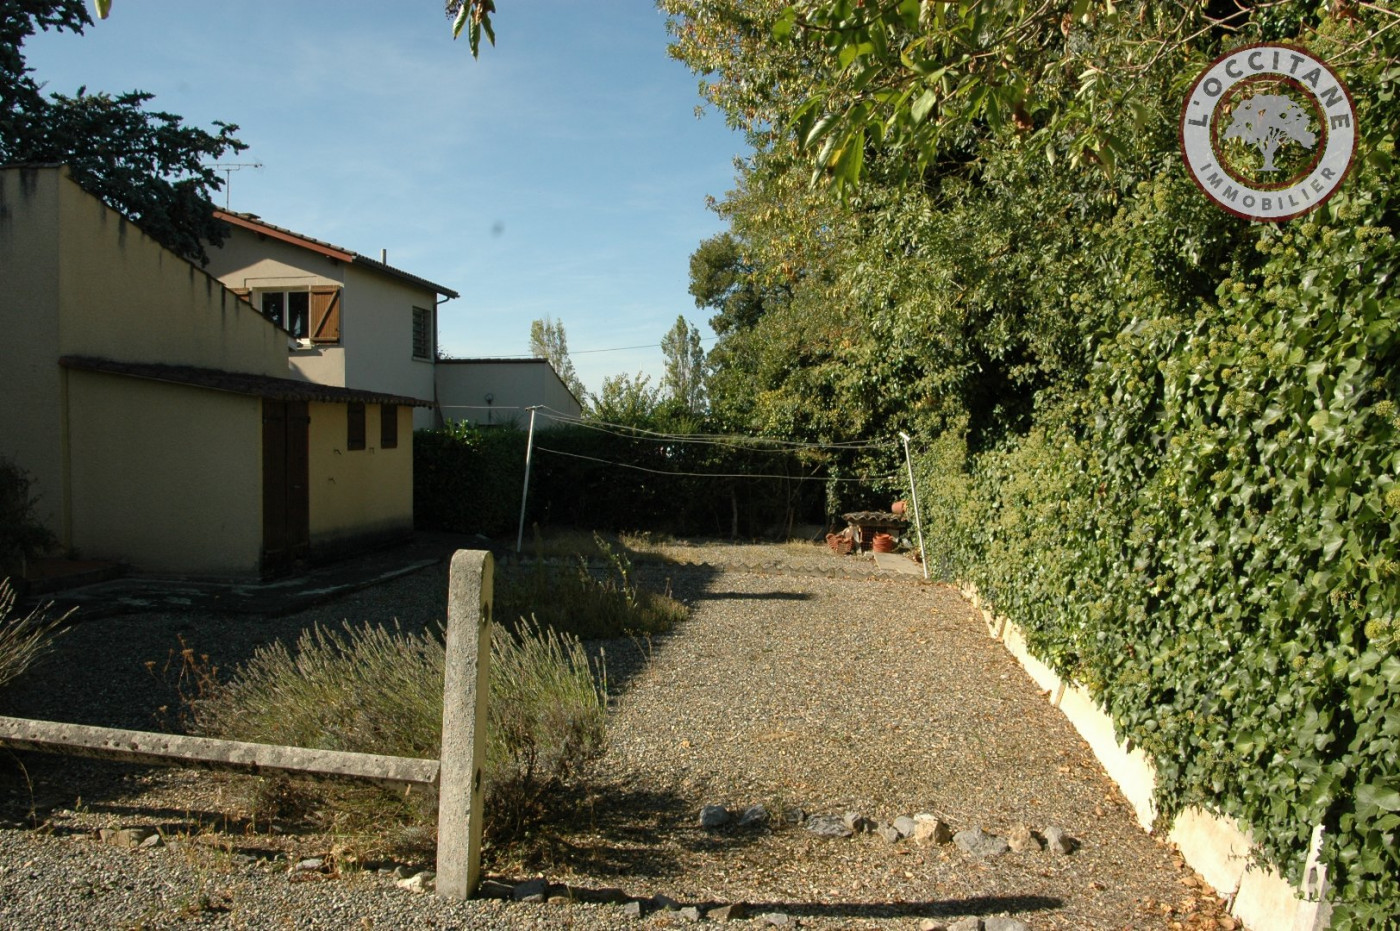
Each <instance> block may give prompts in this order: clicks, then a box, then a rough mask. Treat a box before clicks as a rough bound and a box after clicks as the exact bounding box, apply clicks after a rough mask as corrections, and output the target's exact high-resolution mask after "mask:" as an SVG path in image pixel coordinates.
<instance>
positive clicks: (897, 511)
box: [890, 501, 909, 517]
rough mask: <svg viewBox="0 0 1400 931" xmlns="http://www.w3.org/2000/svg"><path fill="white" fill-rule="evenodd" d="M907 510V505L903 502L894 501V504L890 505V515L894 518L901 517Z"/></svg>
mask: <svg viewBox="0 0 1400 931" xmlns="http://www.w3.org/2000/svg"><path fill="white" fill-rule="evenodd" d="M908 510H909V505H908V503H906V502H904V501H896V502H895V503H894V504H891V505H890V513H891V514H894V515H895V516H896V517H903V516H904V515H905V513H906V512H907V511H908Z"/></svg>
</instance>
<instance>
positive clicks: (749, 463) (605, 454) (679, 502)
mask: <svg viewBox="0 0 1400 931" xmlns="http://www.w3.org/2000/svg"><path fill="white" fill-rule="evenodd" d="M526 441H527V436H526V433H525V432H524V431H522V430H518V429H514V428H506V427H496V428H489V429H484V430H483V429H478V428H475V427H471V426H469V425H462V424H457V425H454V426H452V427H450V428H447V429H443V430H428V431H419V432H418V433H416V434H415V435H414V469H413V478H414V519H415V522H416V525H417V526H418V527H419V528H420V529H440V530H454V531H463V532H469V533H481V534H484V535H486V536H490V537H506V536H513V535H514V534H515V532H516V530H517V527H518V522H519V518H520V494H521V490H522V488H523V486H524V475H525V472H524V470H525V448H526ZM535 444H536V451H535V455H534V460H533V464H532V466H531V474H530V497H529V503H528V508H527V512H526V520H527V521H528V522H529V523H530V524H536V523H538V524H540V525H542V526H555V527H560V526H562V527H575V528H582V529H588V530H603V531H632V530H652V531H659V532H666V533H675V534H689V535H697V536H728V535H729V533H730V531H731V529H732V527H733V515H734V513H735V511H736V510H737V512H738V515H739V533H740V535H741V536H745V537H756V536H762V535H765V534H768V533H771V532H773V531H775V530H776V529H779V528H782V527H784V526H785V525H786V524H787V522H788V520H789V518H791V519H792V520H794V521H797V522H821V521H822V520H823V519H824V515H823V504H822V503H823V494H824V492H825V489H824V487H823V485H822V483H820V482H801V481H796V480H794V481H785V480H784V479H771V478H726V477H708V476H734V475H753V474H763V475H772V474H776V475H792V476H794V479H795V478H796V477H797V476H801V475H803V474H804V470H803V468H802V464H801V463H800V462H798V461H797V460H796V459H795V458H794V457H792V456H775V455H773V454H772V453H758V452H755V451H752V450H744V449H733V448H729V447H717V446H713V445H703V444H689V443H666V442H662V441H659V440H656V439H641V438H638V437H636V436H626V435H618V432H616V431H614V432H603V431H600V430H596V429H590V428H587V427H557V428H554V429H550V430H541V431H538V432H537V433H536V434H535ZM620 464H625V465H620ZM627 466H631V467H632V468H628V467H627ZM683 473H698V474H699V475H700V476H706V477H697V476H696V475H695V474H683Z"/></svg>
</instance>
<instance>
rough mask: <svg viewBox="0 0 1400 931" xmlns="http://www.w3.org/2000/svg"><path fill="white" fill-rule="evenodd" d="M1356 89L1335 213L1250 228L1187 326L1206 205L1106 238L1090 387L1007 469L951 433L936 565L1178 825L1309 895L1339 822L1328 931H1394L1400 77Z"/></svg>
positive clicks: (1331, 853)
mask: <svg viewBox="0 0 1400 931" xmlns="http://www.w3.org/2000/svg"><path fill="white" fill-rule="evenodd" d="M1368 78H1369V80H1370V81H1372V82H1373V83H1369V84H1368V83H1367V81H1368ZM1352 80H1353V82H1354V83H1353V86H1352V91H1353V94H1354V95H1355V96H1356V98H1357V102H1358V107H1359V109H1360V118H1359V120H1358V122H1359V124H1360V125H1361V126H1363V127H1370V129H1371V132H1370V133H1369V135H1368V137H1367V139H1366V140H1365V142H1364V143H1363V150H1362V152H1361V153H1360V156H1359V158H1358V164H1357V166H1356V168H1355V174H1354V176H1353V177H1352V178H1350V179H1349V180H1348V182H1347V184H1346V186H1345V188H1344V193H1343V194H1341V195H1339V196H1337V197H1336V198H1335V199H1334V200H1332V201H1331V202H1330V203H1329V204H1327V205H1326V206H1325V207H1324V208H1323V209H1322V210H1320V211H1318V212H1317V213H1315V214H1313V215H1311V216H1310V217H1308V218H1305V219H1302V220H1298V221H1294V222H1292V223H1289V224H1283V225H1266V224H1256V225H1246V224H1243V223H1238V224H1233V228H1232V229H1229V230H1227V231H1226V234H1227V235H1229V236H1231V237H1237V241H1243V242H1245V243H1247V244H1252V247H1253V250H1254V252H1255V253H1256V254H1257V258H1256V259H1255V260H1254V261H1252V262H1240V261H1236V262H1235V263H1234V264H1233V265H1232V266H1230V267H1229V268H1227V269H1225V270H1224V272H1225V273H1224V274H1222V275H1221V276H1220V278H1219V284H1218V288H1217V289H1216V294H1215V298H1214V300H1213V301H1204V302H1200V303H1199V304H1198V305H1197V306H1195V307H1191V306H1189V305H1188V304H1186V303H1185V302H1183V301H1181V300H1180V299H1179V298H1180V294H1179V292H1176V291H1174V290H1173V287H1172V284H1171V280H1170V276H1169V275H1167V274H1164V273H1163V272H1162V267H1164V266H1165V265H1166V264H1169V263H1168V262H1167V259H1169V258H1170V256H1171V255H1172V254H1173V253H1174V251H1175V253H1176V254H1179V252H1180V250H1181V248H1182V246H1181V240H1182V237H1183V236H1189V235H1190V230H1189V229H1188V230H1186V232H1185V233H1183V232H1182V231H1181V230H1177V231H1175V232H1174V233H1173V234H1172V236H1171V237H1167V239H1162V238H1161V228H1162V226H1163V221H1162V218H1163V217H1183V216H1189V212H1190V210H1191V207H1190V204H1188V203H1187V200H1186V199H1187V198H1191V197H1199V195H1198V194H1197V193H1196V192H1195V191H1193V190H1192V189H1191V188H1190V185H1189V183H1187V182H1186V181H1185V180H1184V179H1183V178H1182V177H1181V175H1180V172H1179V170H1177V169H1175V168H1173V167H1170V166H1169V167H1166V168H1164V169H1163V171H1162V172H1161V173H1160V174H1159V176H1158V177H1157V178H1156V179H1154V180H1152V181H1151V182H1148V183H1145V184H1144V185H1143V186H1142V187H1141V189H1140V190H1139V191H1138V196H1137V197H1136V198H1135V199H1134V202H1133V203H1131V204H1128V205H1125V207H1124V209H1123V210H1122V211H1121V212H1120V215H1119V217H1118V219H1117V220H1116V221H1115V223H1114V224H1113V225H1112V227H1110V228H1107V229H1103V230H1096V231H1094V233H1093V234H1092V235H1090V236H1086V240H1087V242H1086V249H1096V250H1101V251H1102V254H1103V255H1104V256H1105V257H1106V264H1110V265H1112V264H1114V263H1115V262H1117V263H1121V264H1120V268H1122V269H1124V270H1125V274H1123V275H1121V276H1117V277H1114V278H1113V279H1111V280H1110V281H1108V282H1106V284H1105V286H1104V287H1105V290H1104V293H1103V294H1101V295H1098V296H1097V297H1098V298H1099V299H1101V300H1104V301H1108V302H1111V303H1112V305H1113V306H1114V307H1115V308H1116V309H1117V310H1116V313H1117V319H1118V321H1119V326H1118V330H1117V332H1116V333H1113V334H1109V335H1107V336H1106V337H1104V338H1103V339H1102V340H1101V341H1100V342H1099V344H1098V348H1097V355H1096V359H1095V364H1094V366H1093V368H1092V370H1091V371H1090V373H1089V375H1088V377H1087V381H1086V383H1085V384H1083V385H1081V386H1076V387H1075V388H1073V389H1070V390H1063V391H1062V393H1061V394H1060V395H1059V396H1057V397H1053V398H1051V397H1045V398H1041V399H1040V406H1039V407H1038V409H1037V411H1036V416H1035V422H1034V426H1033V428H1032V429H1030V430H1029V431H1028V432H1027V433H1025V434H1024V435H1021V436H1017V437H1013V438H1010V439H1008V440H1006V441H1005V442H1003V443H1002V444H1001V445H1000V446H998V447H997V448H995V449H991V450H986V451H981V452H974V453H969V451H968V447H967V444H966V442H965V441H964V439H963V436H962V434H961V433H960V432H959V429H958V426H957V424H954V427H953V429H951V430H948V431H946V432H944V433H943V434H942V435H941V437H939V438H938V439H937V440H936V441H934V443H933V447H932V449H931V450H929V451H927V452H926V453H925V454H924V456H923V457H922V459H921V462H920V463H919V469H920V472H921V479H920V481H921V486H922V487H926V488H928V489H929V495H928V497H929V498H930V499H932V500H931V502H930V506H929V508H928V512H929V513H930V515H931V521H933V522H934V523H935V526H934V527H933V528H931V529H933V530H934V531H937V532H934V533H930V534H929V537H930V539H931V540H932V541H933V543H934V545H935V546H936V547H937V550H936V552H935V557H936V558H937V559H938V560H939V561H940V563H941V564H942V565H943V566H945V567H946V570H947V571H948V572H949V573H950V574H952V575H957V576H960V577H963V578H966V579H968V580H969V581H972V582H974V583H975V584H976V585H977V586H978V588H979V590H980V591H982V592H983V593H984V594H986V595H987V596H988V597H990V598H991V599H992V600H993V602H994V603H995V604H996V607H997V609H998V610H999V611H1000V612H1001V613H1003V614H1005V615H1007V616H1009V617H1011V618H1013V619H1015V620H1016V621H1017V622H1018V623H1020V624H1022V625H1024V627H1025V628H1026V631H1027V637H1028V640H1029V642H1030V646H1031V648H1032V650H1033V652H1035V653H1036V654H1037V655H1038V656H1040V657H1041V658H1042V659H1044V660H1046V661H1047V662H1049V663H1050V664H1051V665H1052V666H1053V667H1054V668H1055V669H1056V670H1057V671H1058V672H1059V673H1061V674H1062V675H1064V676H1066V677H1068V678H1070V679H1072V680H1074V681H1077V682H1079V683H1082V684H1084V685H1085V686H1086V687H1087V688H1089V689H1090V690H1091V692H1092V693H1093V694H1094V695H1095V696H1096V697H1097V699H1098V700H1099V701H1100V702H1101V703H1102V704H1103V706H1104V707H1105V708H1106V709H1107V710H1108V711H1109V712H1110V713H1111V715H1112V717H1113V719H1114V721H1115V724H1116V725H1117V727H1118V728H1119V733H1120V734H1121V735H1124V736H1128V737H1131V738H1132V740H1133V741H1134V742H1135V743H1136V744H1137V745H1139V746H1141V747H1142V748H1143V749H1145V750H1146V751H1147V752H1149V753H1150V754H1151V755H1152V756H1153V757H1154V759H1155V762H1156V766H1157V772H1158V776H1159V785H1158V801H1159V805H1160V809H1161V811H1162V813H1163V817H1165V818H1170V817H1172V816H1174V815H1175V814H1176V813H1177V812H1179V811H1181V810H1182V809H1183V808H1184V807H1185V806H1188V805H1193V804H1200V805H1203V806H1205V807H1206V808H1208V809H1212V810H1216V811H1220V812H1224V813H1228V814H1230V815H1233V816H1235V817H1236V818H1237V819H1239V821H1240V822H1241V823H1242V824H1244V825H1245V826H1247V827H1248V828H1249V830H1251V831H1252V833H1253V836H1254V837H1255V839H1256V840H1257V841H1258V842H1259V843H1260V845H1261V847H1262V851H1263V853H1264V855H1265V857H1266V858H1267V859H1268V860H1270V861H1271V862H1273V863H1275V864H1277V865H1278V866H1280V867H1281V868H1282V869H1283V871H1284V873H1285V874H1286V875H1287V876H1289V877H1290V878H1291V879H1292V880H1293V881H1294V882H1295V883H1296V882H1298V881H1299V879H1300V874H1301V869H1302V865H1303V861H1304V858H1305V856H1306V853H1307V843H1308V840H1309V836H1310V833H1311V830H1312V827H1313V825H1315V824H1322V825H1324V826H1325V828H1326V831H1327V844H1326V849H1325V858H1326V862H1327V865H1328V867H1329V874H1330V879H1331V881H1332V883H1333V886H1334V890H1333V895H1334V896H1335V897H1336V899H1337V904H1338V910H1337V914H1336V916H1335V918H1334V924H1333V926H1334V927H1336V928H1360V927H1365V928H1394V927H1397V926H1400V918H1397V912H1398V911H1400V905H1398V904H1397V903H1400V836H1398V835H1400V617H1397V607H1400V578H1397V574H1400V484H1398V483H1397V474H1400V443H1397V439H1400V407H1397V404H1398V403H1400V397H1397V395H1400V369H1397V362H1400V294H1397V289H1396V281H1395V276H1396V272H1397V266H1400V247H1397V246H1396V242H1395V237H1394V230H1395V226H1396V223H1397V201H1396V197H1395V191H1396V188H1397V182H1398V181H1400V179H1397V177H1396V172H1395V169H1394V165H1393V161H1392V159H1391V155H1392V153H1393V150H1394V131H1395V120H1394V116H1395V111H1394V109H1393V98H1394V91H1395V85H1396V83H1397V81H1400V69H1392V70H1390V71H1389V72H1387V73H1382V74H1376V73H1372V74H1369V75H1353V77H1352ZM1168 240H1170V241H1168Z"/></svg>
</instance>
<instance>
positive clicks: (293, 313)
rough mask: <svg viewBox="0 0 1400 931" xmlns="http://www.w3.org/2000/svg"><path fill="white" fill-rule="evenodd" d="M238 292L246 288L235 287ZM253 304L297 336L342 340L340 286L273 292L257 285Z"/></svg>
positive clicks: (327, 341)
mask: <svg viewBox="0 0 1400 931" xmlns="http://www.w3.org/2000/svg"><path fill="white" fill-rule="evenodd" d="M234 293H237V294H245V295H246V294H247V293H248V292H246V291H239V290H235V292H234ZM253 306H255V307H257V308H258V309H259V310H261V311H262V313H263V316H264V317H266V318H267V319H269V320H271V321H272V322H273V323H275V324H277V325H278V326H280V327H282V328H283V329H285V330H286V331H287V332H288V333H290V334H292V336H294V337H296V338H297V339H309V340H311V341H312V342H313V343H338V342H340V289H339V288H335V287H313V288H309V289H308V288H302V289H300V290H295V289H293V290H286V291H273V290H268V289H266V288H258V289H257V293H256V294H255V295H254V296H253Z"/></svg>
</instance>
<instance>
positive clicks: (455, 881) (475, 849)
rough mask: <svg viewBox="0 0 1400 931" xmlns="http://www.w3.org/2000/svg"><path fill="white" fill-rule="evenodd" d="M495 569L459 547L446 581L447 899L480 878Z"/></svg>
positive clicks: (468, 890)
mask: <svg viewBox="0 0 1400 931" xmlns="http://www.w3.org/2000/svg"><path fill="white" fill-rule="evenodd" d="M493 572H494V565H493V563H492V560H491V554H490V553H487V552H482V551H479V550H458V551H457V552H456V553H455V554H454V555H453V557H452V570H451V576H450V578H449V580H448V585H447V651H446V654H447V655H446V659H445V661H444V664H443V692H442V766H441V770H440V772H441V783H440V785H439V788H438V855H437V894H438V895H440V896H444V897H445V898H449V899H466V898H467V897H469V896H470V895H471V894H472V893H473V892H475V891H476V887H477V883H478V882H479V881H480V879H481V821H482V784H481V782H482V778H483V776H482V770H483V768H484V766H485V762H486V702H487V698H488V696H489V694H490V673H491V596H492V580H493Z"/></svg>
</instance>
